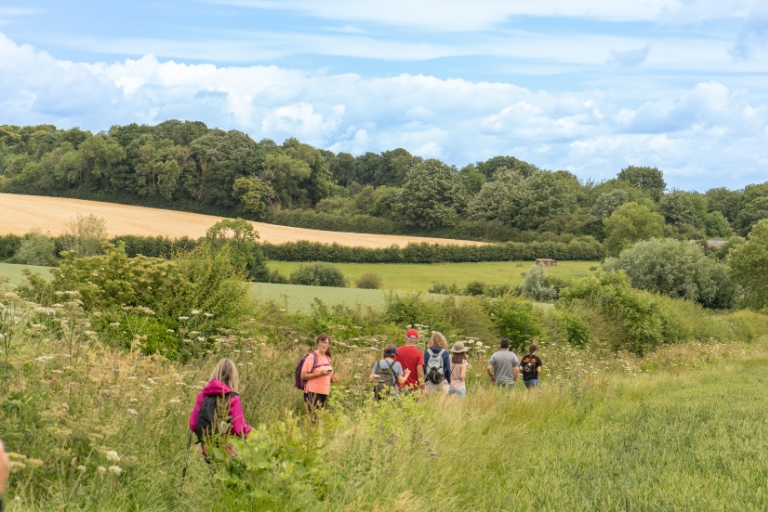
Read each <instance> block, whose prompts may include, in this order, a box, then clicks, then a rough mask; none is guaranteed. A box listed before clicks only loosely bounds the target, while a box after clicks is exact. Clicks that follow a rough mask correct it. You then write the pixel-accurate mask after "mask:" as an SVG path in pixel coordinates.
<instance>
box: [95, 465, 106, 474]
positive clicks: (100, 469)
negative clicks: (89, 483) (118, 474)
mask: <svg viewBox="0 0 768 512" xmlns="http://www.w3.org/2000/svg"><path fill="white" fill-rule="evenodd" d="M96 471H98V472H99V473H101V474H102V475H103V474H104V473H106V472H107V468H105V467H104V466H99V467H97V468H96Z"/></svg>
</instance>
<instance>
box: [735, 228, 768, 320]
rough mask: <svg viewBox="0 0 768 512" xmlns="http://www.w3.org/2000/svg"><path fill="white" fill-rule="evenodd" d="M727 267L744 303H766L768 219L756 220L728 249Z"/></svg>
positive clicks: (756, 305)
mask: <svg viewBox="0 0 768 512" xmlns="http://www.w3.org/2000/svg"><path fill="white" fill-rule="evenodd" d="M728 268H729V275H730V277H731V279H732V280H733V281H734V282H735V283H737V284H739V285H740V286H741V288H742V290H743V291H744V296H743V298H742V302H743V304H744V305H745V306H747V307H748V308H752V309H762V308H765V307H767V306H768V279H766V276H767V275H768V219H764V220H761V221H759V222H758V223H757V224H756V225H755V227H754V228H752V230H751V231H750V233H749V235H747V241H746V242H743V243H740V244H738V245H736V246H735V247H733V248H732V249H731V250H730V253H729V254H728Z"/></svg>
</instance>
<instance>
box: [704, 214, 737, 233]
mask: <svg viewBox="0 0 768 512" xmlns="http://www.w3.org/2000/svg"><path fill="white" fill-rule="evenodd" d="M704 231H705V232H706V234H707V236H708V237H710V238H726V239H727V238H730V237H731V236H733V228H732V227H731V225H730V224H729V223H728V219H726V218H725V216H724V215H723V214H722V213H721V212H718V211H715V212H709V213H708V214H706V215H705V216H704Z"/></svg>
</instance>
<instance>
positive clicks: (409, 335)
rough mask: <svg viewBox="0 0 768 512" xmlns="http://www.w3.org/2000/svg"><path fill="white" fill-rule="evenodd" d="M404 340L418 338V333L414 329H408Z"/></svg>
mask: <svg viewBox="0 0 768 512" xmlns="http://www.w3.org/2000/svg"><path fill="white" fill-rule="evenodd" d="M405 337H406V338H418V337H419V331H417V330H416V329H408V332H407V333H405Z"/></svg>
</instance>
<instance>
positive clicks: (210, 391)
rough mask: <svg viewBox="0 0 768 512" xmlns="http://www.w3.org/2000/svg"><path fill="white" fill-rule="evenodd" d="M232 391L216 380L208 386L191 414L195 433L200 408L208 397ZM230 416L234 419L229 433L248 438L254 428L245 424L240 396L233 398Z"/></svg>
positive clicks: (190, 424) (191, 422) (230, 403)
mask: <svg viewBox="0 0 768 512" xmlns="http://www.w3.org/2000/svg"><path fill="white" fill-rule="evenodd" d="M230 391H232V390H231V389H230V388H229V386H227V385H226V384H224V383H223V382H221V381H218V380H216V379H211V381H210V382H209V383H208V384H206V386H205V387H204V388H203V390H202V391H200V393H199V394H198V395H197V400H196V401H195V407H194V409H192V412H191V413H189V429H190V430H191V431H193V432H194V431H195V428H197V414H198V412H199V411H200V406H201V405H203V402H204V401H205V398H206V396H207V395H218V396H222V395H226V394H227V393H229V392H230ZM229 416H230V417H231V418H232V427H231V428H230V429H229V433H230V434H231V435H235V436H241V437H248V433H249V432H250V431H251V430H253V428H252V427H251V426H250V425H248V424H247V423H246V422H245V417H244V416H243V405H242V404H241V403H240V397H239V396H238V395H234V396H232V399H231V400H230V402H229Z"/></svg>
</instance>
